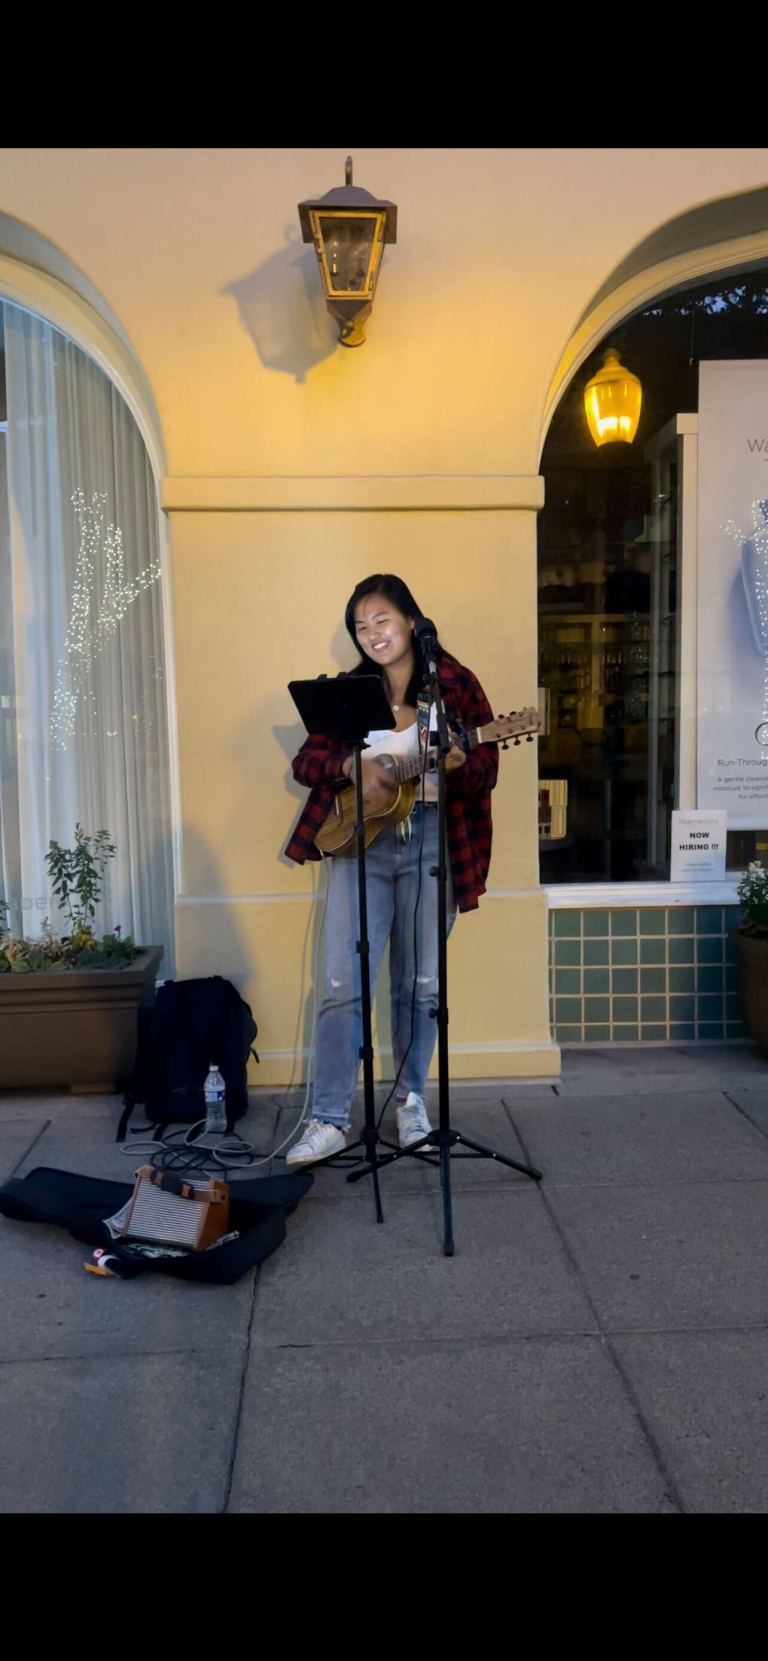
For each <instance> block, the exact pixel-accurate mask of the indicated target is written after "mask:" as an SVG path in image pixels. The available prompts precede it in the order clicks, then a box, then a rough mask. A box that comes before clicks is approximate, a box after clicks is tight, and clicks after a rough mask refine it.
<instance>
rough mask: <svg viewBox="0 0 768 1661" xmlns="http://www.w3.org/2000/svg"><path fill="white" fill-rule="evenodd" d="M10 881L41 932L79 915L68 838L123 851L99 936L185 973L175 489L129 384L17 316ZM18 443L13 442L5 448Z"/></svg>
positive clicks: (11, 330) (8, 580)
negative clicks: (161, 491) (171, 625)
mask: <svg viewBox="0 0 768 1661" xmlns="http://www.w3.org/2000/svg"><path fill="white" fill-rule="evenodd" d="M2 314H3V315H2V321H3V331H4V336H5V378H6V397H7V415H8V427H7V442H6V445H5V449H6V452H7V454H6V478H5V479H3V476H2V470H1V462H0V766H1V767H2V773H1V775H0V860H1V861H2V864H1V865H0V888H2V891H3V892H4V894H5V897H6V899H7V900H8V901H9V902H10V904H11V924H12V926H13V927H15V928H19V927H21V928H23V932H24V933H25V934H27V935H29V936H34V935H36V934H39V932H40V927H41V924H42V921H43V918H44V917H45V916H46V914H47V915H48V916H50V917H51V919H52V921H53V922H54V924H55V925H56V926H57V927H62V926H63V922H64V919H63V917H62V916H61V914H60V913H58V912H57V910H56V905H55V901H54V899H53V896H52V895H51V893H50V882H49V879H48V873H47V869H46V865H45V854H46V851H47V848H48V843H49V841H50V839H51V838H54V839H55V840H56V841H59V842H62V843H65V844H67V845H71V843H72V841H73V837H74V829H75V824H76V823H77V822H78V821H79V823H80V824H81V825H83V826H84V827H85V829H86V830H87V831H88V832H89V833H90V834H94V833H95V832H96V831H98V830H101V829H106V830H108V831H109V832H110V833H111V835H112V839H113V841H114V842H115V843H116V844H117V855H116V858H115V859H114V860H113V861H112V862H111V868H110V870H109V874H108V877H107V881H106V883H105V887H104V895H103V901H102V906H101V908H100V914H99V915H98V916H97V918H96V926H97V930H98V932H102V931H106V930H110V929H111V928H112V927H113V926H114V925H115V924H119V925H120V927H121V929H122V931H123V934H132V935H133V937H134V939H135V940H136V941H137V942H138V943H139V944H142V945H150V944H153V945H154V944H162V946H163V947H164V953H165V955H164V958H163V963H162V968H161V973H162V974H163V975H169V974H173V973H174V964H173V896H174V876H173V847H172V818H171V792H170V763H169V742H168V720H167V705H166V685H165V661H164V649H163V599H164V595H163V582H162V577H161V567H160V545H159V537H160V527H159V510H158V505H157V493H156V489H155V482H154V478H153V475H152V470H151V467H150V464H149V459H148V456H147V453H146V449H145V447H144V443H143V440H142V438H141V435H140V433H139V430H138V428H137V426H136V423H135V421H134V419H133V416H132V415H131V413H130V411H129V409H128V408H127V406H126V405H125V404H124V403H123V400H122V399H121V397H120V396H119V394H118V392H117V391H116V389H115V388H114V387H113V385H112V383H111V382H110V381H109V380H108V379H107V377H106V376H105V375H104V374H103V373H102V371H101V370H100V369H99V368H98V367H97V366H96V364H94V363H93V362H92V361H91V359H90V358H88V357H86V355H85V353H83V352H81V351H80V349H79V347H77V346H75V345H74V344H73V343H72V342H71V341H69V340H67V339H66V338H65V336H63V335H62V334H60V333H59V332H58V330H56V329H54V328H52V327H51V326H50V325H49V324H47V323H45V322H43V320H42V319H41V318H39V317H36V316H34V315H32V314H31V313H29V312H27V311H23V310H21V309H20V308H19V307H18V306H11V305H3V306H2ZM1 448H2V446H0V449H1Z"/></svg>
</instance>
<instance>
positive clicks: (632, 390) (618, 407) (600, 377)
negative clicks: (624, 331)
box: [584, 346, 643, 444]
mask: <svg viewBox="0 0 768 1661" xmlns="http://www.w3.org/2000/svg"><path fill="white" fill-rule="evenodd" d="M642 402H643V388H642V386H641V384H640V381H639V380H638V378H637V375H633V374H632V370H631V369H625V368H624V365H623V363H622V361H621V359H620V357H619V354H618V352H617V351H616V348H615V347H614V346H609V347H608V349H607V351H606V353H605V356H604V358H603V367H602V369H598V371H597V373H596V374H595V375H593V376H592V379H591V381H587V384H586V387H585V388H584V408H585V410H586V415H587V422H588V425H589V430H590V432H591V434H592V437H593V439H594V441H595V443H596V444H613V443H616V442H617V441H618V442H622V443H624V444H631V443H632V440H633V438H634V436H635V433H636V432H637V426H638V422H639V420H640V406H641V404H642Z"/></svg>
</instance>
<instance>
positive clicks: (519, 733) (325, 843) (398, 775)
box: [315, 708, 541, 854]
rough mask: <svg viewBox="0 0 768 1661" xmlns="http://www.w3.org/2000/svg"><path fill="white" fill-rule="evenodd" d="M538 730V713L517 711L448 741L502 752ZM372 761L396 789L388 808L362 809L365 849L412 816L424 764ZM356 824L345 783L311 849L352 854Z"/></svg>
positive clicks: (431, 764)
mask: <svg viewBox="0 0 768 1661" xmlns="http://www.w3.org/2000/svg"><path fill="white" fill-rule="evenodd" d="M540 726H541V716H540V715H539V712H538V710H536V709H530V708H528V709H519V710H512V711H510V714H509V715H500V716H499V718H498V720H496V721H489V722H488V723H487V725H486V726H484V727H474V728H473V729H472V731H471V732H458V733H455V734H454V733H452V738H453V742H454V744H456V745H459V746H460V747H461V749H462V750H466V751H470V750H474V749H476V748H477V745H478V744H496V743H500V744H501V747H502V749H503V750H506V749H508V747H509V745H508V740H509V739H510V738H512V739H513V740H514V742H515V744H519V743H520V739H521V738H522V737H527V739H528V742H529V743H530V742H531V740H532V738H533V734H534V733H536V732H538V730H539V727H540ZM436 757H437V752H436V751H435V750H430V751H428V753H427V772H434V770H435V767H436ZM376 760H377V761H378V762H379V764H380V765H381V766H383V767H386V768H387V769H388V771H389V772H390V773H391V774H392V778H393V779H394V781H395V782H396V784H397V787H398V788H397V794H396V795H395V796H394V797H393V799H392V801H391V802H390V804H389V806H388V807H386V808H371V809H368V808H366V807H364V808H363V818H364V820H365V826H364V830H363V835H364V838H365V846H366V848H367V847H368V846H369V845H370V843H371V842H372V841H373V839H374V837H376V836H378V834H379V831H381V830H383V829H384V826H385V825H397V824H399V823H400V821H401V820H402V819H407V818H408V815H409V814H410V813H412V812H413V806H414V803H415V801H416V796H417V792H418V783H414V782H413V781H414V780H418V779H419V778H420V777H421V772H422V767H423V762H424V758H423V756H409V757H408V760H407V761H395V759H394V757H393V756H387V755H380V756H377V757H376ZM356 823H357V803H356V798H355V787H354V783H349V784H345V785H344V786H343V787H342V789H341V790H339V792H338V794H337V796H336V800H335V802H334V805H333V807H332V808H331V811H330V813H329V814H328V817H327V819H326V820H325V822H324V824H323V825H321V827H320V830H319V831H318V833H317V836H316V837H315V847H316V848H319V850H320V853H321V854H353V853H354V851H355V825H356Z"/></svg>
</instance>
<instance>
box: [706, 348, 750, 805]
mask: <svg viewBox="0 0 768 1661" xmlns="http://www.w3.org/2000/svg"><path fill="white" fill-rule="evenodd" d="M698 475H699V482H698V509H699V512H698V521H699V522H698V583H697V589H698V592H697V603H696V613H697V675H696V679H697V758H696V760H697V769H696V771H697V790H696V799H697V804H698V806H699V807H700V808H708V807H711V808H724V809H726V810H727V813H728V824H729V826H730V827H731V828H732V829H743V830H747V829H756V828H758V827H760V826H762V825H766V824H768V361H764V360H762V359H756V360H754V361H748V362H735V363H702V364H701V365H700V367H699V466H698Z"/></svg>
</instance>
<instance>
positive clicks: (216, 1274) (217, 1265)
mask: <svg viewBox="0 0 768 1661" xmlns="http://www.w3.org/2000/svg"><path fill="white" fill-rule="evenodd" d="M313 1181H314V1178H313V1176H312V1173H311V1172H297V1173H296V1174H295V1175H291V1176H278V1177H257V1178H253V1179H251V1180H250V1181H249V1180H248V1179H247V1178H243V1179H240V1178H238V1179H237V1180H236V1181H234V1182H232V1183H231V1184H230V1201H229V1227H230V1230H232V1231H235V1230H236V1231H237V1232H238V1236H239V1238H238V1239H237V1240H227V1241H225V1242H224V1244H222V1245H220V1246H214V1247H212V1248H210V1249H209V1250H208V1251H198V1252H194V1251H190V1252H188V1253H187V1254H186V1255H185V1256H184V1257H167V1258H162V1257H158V1258H151V1257H142V1258H137V1257H135V1256H133V1255H131V1253H130V1252H129V1251H127V1250H126V1249H125V1248H124V1247H123V1246H122V1245H121V1243H120V1241H119V1240H115V1239H113V1237H112V1235H111V1233H110V1231H109V1229H108V1228H107V1226H106V1222H105V1218H107V1217H111V1216H112V1215H113V1214H114V1212H116V1211H119V1210H120V1208H121V1206H123V1205H125V1203H126V1201H127V1200H129V1199H130V1198H131V1195H132V1193H133V1190H134V1184H133V1183H132V1182H105V1181H103V1180H102V1179H101V1178H99V1177H87V1176H81V1175H79V1174H78V1173H77V1172H75V1171H59V1170H56V1169H54V1168H53V1167H51V1166H47V1165H38V1166H36V1168H35V1169H34V1170H33V1171H30V1172H29V1173H28V1175H27V1176H25V1177H19V1178H13V1179H12V1180H11V1181H10V1182H6V1183H4V1184H3V1186H2V1187H1V1188H0V1213H2V1215H3V1216H4V1217H9V1218H11V1219H12V1221H14V1222H20V1223H50V1224H53V1225H54V1226H55V1227H57V1228H65V1229H68V1231H69V1233H70V1234H71V1235H73V1236H74V1238H75V1240H81V1241H82V1242H83V1244H84V1245H88V1246H102V1247H104V1248H105V1249H106V1250H107V1251H108V1252H109V1254H110V1256H111V1257H116V1258H118V1260H119V1261H120V1263H121V1265H122V1275H123V1277H124V1278H126V1279H127V1278H132V1277H133V1276H134V1275H138V1274H142V1273H143V1272H145V1271H148V1272H149V1273H153V1272H154V1273H157V1274H164V1275H175V1276H176V1277H177V1279H179V1280H193V1281H208V1282H210V1283H211V1284H213V1285H218V1286H231V1285H232V1283H233V1281H236V1280H239V1279H240V1276H241V1275H244V1274H245V1273H246V1271H247V1270H248V1269H253V1268H255V1267H256V1266H257V1265H258V1264H259V1263H263V1262H264V1259H265V1258H267V1257H269V1256H270V1255H271V1253H272V1252H273V1251H276V1249H277V1247H278V1246H280V1245H282V1243H283V1241H284V1239H285V1235H286V1226H285V1225H286V1217H287V1216H288V1215H289V1214H290V1212H292V1211H294V1210H295V1209H296V1206H297V1205H298V1203H299V1201H300V1200H301V1199H303V1197H304V1195H305V1194H306V1193H307V1192H308V1190H309V1189H310V1188H311V1186H312V1183H313Z"/></svg>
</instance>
